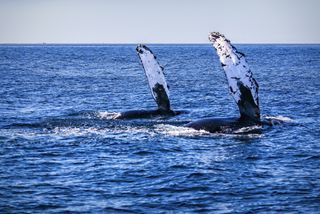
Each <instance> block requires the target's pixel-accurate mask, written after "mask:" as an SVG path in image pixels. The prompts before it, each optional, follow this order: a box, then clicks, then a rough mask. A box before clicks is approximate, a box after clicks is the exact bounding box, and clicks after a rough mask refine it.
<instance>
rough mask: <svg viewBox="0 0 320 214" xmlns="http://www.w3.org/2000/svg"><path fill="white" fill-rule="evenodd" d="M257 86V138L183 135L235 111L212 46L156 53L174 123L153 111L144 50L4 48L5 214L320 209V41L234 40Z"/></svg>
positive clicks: (0, 207) (0, 157) (1, 134)
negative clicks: (125, 116) (129, 113)
mask: <svg viewBox="0 0 320 214" xmlns="http://www.w3.org/2000/svg"><path fill="white" fill-rule="evenodd" d="M235 46H236V47H237V48H238V50H240V51H241V52H244V53H245V54H246V59H247V61H248V64H249V66H250V68H251V70H252V72H253V74H254V77H255V79H256V80H257V82H258V83H259V86H260V88H259V99H260V108H261V113H262V117H264V118H266V117H269V118H276V119H278V120H281V121H283V123H282V124H279V125H275V126H273V127H265V128H263V130H262V131H261V133H255V134H252V133H251V134H250V133H237V134H221V133H220V134H212V133H207V132H205V131H195V130H192V129H188V128H186V127H184V125H185V124H187V123H188V122H191V121H195V120H198V119H203V118H206V117H235V116H238V115H239V112H238V108H237V106H236V103H235V102H234V100H233V99H232V97H231V96H230V94H229V92H228V85H227V81H226V78H225V75H224V72H223V70H222V67H221V65H220V62H219V60H218V57H217V56H216V53H215V51H214V49H213V48H212V47H211V45H209V44H203V45H178V44H177V45H149V46H148V47H149V48H150V49H152V51H153V53H154V54H155V55H156V56H157V59H158V61H159V62H160V64H161V65H163V66H164V69H165V74H166V79H167V83H168V85H169V86H170V100H171V106H172V109H173V110H183V111H185V112H186V113H184V114H181V115H178V116H175V117H156V118H151V119H134V120H115V119H113V116H114V115H115V114H117V113H119V112H122V111H126V110H139V109H156V104H155V102H154V100H153V98H152V96H151V94H150V89H149V86H148V83H147V80H146V77H145V74H144V71H143V68H142V65H141V63H140V61H139V58H138V56H137V54H136V51H135V45H45V44H44V45H0V76H1V78H0V86H1V88H0V212H1V213H64V212H72V213H77V212H78V213H200V212H201V213H277V212H282V213H320V140H319V139H320V126H319V122H320V114H319V113H320V92H319V91H320V81H319V79H320V45H280V44H279V45H244V44H241V45H235Z"/></svg>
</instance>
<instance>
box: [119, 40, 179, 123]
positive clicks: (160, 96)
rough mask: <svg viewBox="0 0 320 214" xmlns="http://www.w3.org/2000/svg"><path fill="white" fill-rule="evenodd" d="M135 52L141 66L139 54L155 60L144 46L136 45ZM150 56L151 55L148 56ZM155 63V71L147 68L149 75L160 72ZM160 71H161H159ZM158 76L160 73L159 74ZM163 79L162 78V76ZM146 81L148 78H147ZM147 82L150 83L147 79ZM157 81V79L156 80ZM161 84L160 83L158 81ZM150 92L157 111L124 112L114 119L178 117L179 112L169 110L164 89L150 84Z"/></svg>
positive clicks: (167, 97)
mask: <svg viewBox="0 0 320 214" xmlns="http://www.w3.org/2000/svg"><path fill="white" fill-rule="evenodd" d="M136 51H137V53H138V56H139V58H140V60H141V63H142V65H144V63H143V61H142V58H141V57H140V54H148V53H149V56H151V57H152V60H153V59H154V60H156V57H155V56H154V54H153V53H152V51H151V50H150V49H149V48H148V47H147V46H145V45H138V47H137V48H136ZM150 54H152V55H150ZM154 60H153V62H156V65H157V67H156V68H155V69H151V70H150V68H149V70H148V72H149V74H150V72H153V73H152V74H154V72H162V70H163V68H162V67H161V66H160V65H159V64H158V62H157V61H154ZM143 68H144V70H145V72H146V68H145V67H144V66H143ZM159 69H161V70H159ZM159 74H160V73H159ZM163 78H164V76H163ZM147 79H148V76H147ZM148 81H150V80H149V79H148ZM157 81H158V79H157ZM163 81H164V82H162V83H164V84H166V82H165V80H164V79H163ZM160 82H161V81H160ZM149 84H150V82H149ZM150 87H152V88H151V90H152V91H151V92H152V95H153V97H154V99H155V101H156V103H157V105H158V109H156V110H132V111H126V112H122V113H120V115H119V116H117V117H116V118H115V119H136V118H152V117H172V116H175V115H178V114H180V113H181V111H172V110H171V108H170V100H169V96H168V94H167V92H166V90H165V87H164V86H163V85H162V84H161V83H159V82H157V83H156V84H154V85H153V84H151V86H150Z"/></svg>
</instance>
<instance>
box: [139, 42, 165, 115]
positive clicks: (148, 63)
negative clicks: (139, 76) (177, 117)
mask: <svg viewBox="0 0 320 214" xmlns="http://www.w3.org/2000/svg"><path fill="white" fill-rule="evenodd" d="M136 50H137V54H138V56H139V58H140V60H141V63H142V65H143V68H144V71H145V74H146V76H147V80H148V83H149V87H150V90H151V94H152V96H153V98H154V100H155V101H156V103H157V105H158V108H159V110H162V111H170V101H169V87H168V85H167V82H166V79H165V76H164V72H163V67H161V66H160V64H159V63H158V61H157V60H156V57H155V55H154V54H153V53H152V51H151V50H150V49H149V48H148V47H147V46H145V45H138V46H137V48H136Z"/></svg>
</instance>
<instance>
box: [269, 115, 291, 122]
mask: <svg viewBox="0 0 320 214" xmlns="http://www.w3.org/2000/svg"><path fill="white" fill-rule="evenodd" d="M264 118H265V119H267V120H275V121H280V122H289V123H293V122H296V121H295V120H293V119H291V118H290V117H286V116H282V115H277V116H269V115H268V116H264Z"/></svg>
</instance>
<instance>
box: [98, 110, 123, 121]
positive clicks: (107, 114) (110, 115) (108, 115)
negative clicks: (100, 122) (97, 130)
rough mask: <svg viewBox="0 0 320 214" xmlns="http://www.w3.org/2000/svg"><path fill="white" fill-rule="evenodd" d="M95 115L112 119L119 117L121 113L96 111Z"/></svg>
mask: <svg viewBox="0 0 320 214" xmlns="http://www.w3.org/2000/svg"><path fill="white" fill-rule="evenodd" d="M96 115H97V117H98V118H100V119H107V120H113V119H116V118H117V117H119V116H120V115H121V114H120V113H119V112H107V111H105V112H97V113H96Z"/></svg>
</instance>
